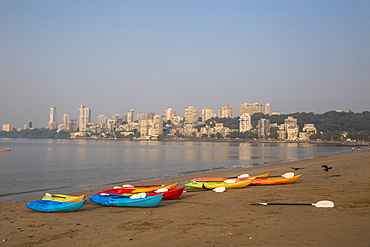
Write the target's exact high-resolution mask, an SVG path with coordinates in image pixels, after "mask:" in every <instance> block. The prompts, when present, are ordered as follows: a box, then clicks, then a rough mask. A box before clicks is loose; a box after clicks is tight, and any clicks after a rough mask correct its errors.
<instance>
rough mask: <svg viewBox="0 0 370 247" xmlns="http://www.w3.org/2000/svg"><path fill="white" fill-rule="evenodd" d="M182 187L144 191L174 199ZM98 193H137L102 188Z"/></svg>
mask: <svg viewBox="0 0 370 247" xmlns="http://www.w3.org/2000/svg"><path fill="white" fill-rule="evenodd" d="M184 189H185V187H181V188H174V189H166V188H162V189H158V190H154V191H148V192H145V193H146V196H156V195H158V194H163V199H162V200H176V199H178V198H179V197H180V196H181V195H182V192H183V191H184ZM100 193H109V194H117V195H127V196H132V195H135V194H137V193H132V192H127V190H125V189H111V190H104V191H102V192H100ZM100 193H98V194H100Z"/></svg>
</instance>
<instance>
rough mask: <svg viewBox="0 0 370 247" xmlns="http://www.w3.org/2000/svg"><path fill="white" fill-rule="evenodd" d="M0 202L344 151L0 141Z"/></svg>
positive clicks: (297, 146) (313, 147) (230, 145)
mask: <svg viewBox="0 0 370 247" xmlns="http://www.w3.org/2000/svg"><path fill="white" fill-rule="evenodd" d="M6 147H12V151H10V152H0V202H5V201H15V200H20V199H32V198H39V197H40V196H42V195H43V194H44V192H45V191H46V192H54V193H68V192H74V191H75V192H76V191H81V190H85V189H97V188H107V187H111V186H113V185H122V184H123V183H126V182H130V181H131V182H132V181H140V180H145V179H152V178H160V177H168V176H177V175H181V174H186V173H191V172H199V171H205V170H213V169H223V168H239V167H245V166H250V165H258V164H266V163H272V162H280V161H287V160H298V159H303V158H307V157H314V156H323V155H328V154H335V153H343V152H348V151H350V149H349V148H343V147H337V146H335V145H325V144H322V145H314V144H296V143H226V142H225V143H211V142H149V141H148V142H121V141H120V142H118V141H92V140H89V141H83V140H38V139H0V148H6Z"/></svg>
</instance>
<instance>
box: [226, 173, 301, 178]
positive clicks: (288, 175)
mask: <svg viewBox="0 0 370 247" xmlns="http://www.w3.org/2000/svg"><path fill="white" fill-rule="evenodd" d="M245 177H250V176H249V175H248V174H242V175H239V176H237V177H227V178H228V179H229V178H245ZM251 177H253V176H251ZM279 177H283V178H292V177H294V172H287V173H284V174H283V175H281V176H269V178H279ZM258 178H260V177H258ZM262 178H263V177H262Z"/></svg>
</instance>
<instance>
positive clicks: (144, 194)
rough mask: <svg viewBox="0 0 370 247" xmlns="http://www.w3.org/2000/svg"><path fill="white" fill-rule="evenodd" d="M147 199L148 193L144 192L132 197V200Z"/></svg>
mask: <svg viewBox="0 0 370 247" xmlns="http://www.w3.org/2000/svg"><path fill="white" fill-rule="evenodd" d="M145 197H146V193H145V192H142V193H139V194H136V195H133V196H130V198H131V199H140V198H145Z"/></svg>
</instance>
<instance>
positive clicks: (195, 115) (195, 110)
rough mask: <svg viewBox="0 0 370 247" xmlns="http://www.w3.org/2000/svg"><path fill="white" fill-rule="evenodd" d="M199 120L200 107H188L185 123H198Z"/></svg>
mask: <svg viewBox="0 0 370 247" xmlns="http://www.w3.org/2000/svg"><path fill="white" fill-rule="evenodd" d="M198 120H199V107H196V106H188V107H186V108H185V122H187V123H197V122H198Z"/></svg>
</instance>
